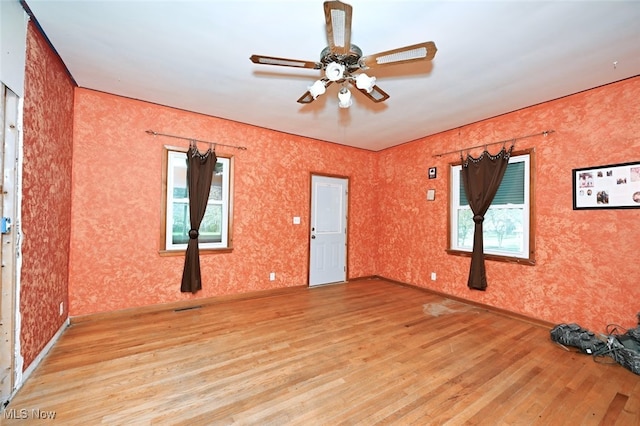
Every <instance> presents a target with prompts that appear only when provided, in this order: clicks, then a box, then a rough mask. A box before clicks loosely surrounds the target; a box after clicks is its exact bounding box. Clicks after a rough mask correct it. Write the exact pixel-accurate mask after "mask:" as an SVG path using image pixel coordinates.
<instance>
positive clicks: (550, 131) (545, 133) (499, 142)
mask: <svg viewBox="0 0 640 426" xmlns="http://www.w3.org/2000/svg"><path fill="white" fill-rule="evenodd" d="M554 132H555V130H545V131H544V132H540V133H535V134H533V135H526V136H520V137H517V138H511V139H507V140H504V141H498V142H491V143H483V144H482V145H476V146H470V147H467V148H461V149H456V150H455V151H448V152H442V153H440V154H435V155H434V157H442V156H443V155H447V154H455V153H458V152H462V151H469V150H471V149H475V148H482V147H485V148H486V147H488V146H489V145H498V144H506V143H507V142H515V141H517V140H520V139H527V138H532V137H534V136H547V135H550V134H551V133H554Z"/></svg>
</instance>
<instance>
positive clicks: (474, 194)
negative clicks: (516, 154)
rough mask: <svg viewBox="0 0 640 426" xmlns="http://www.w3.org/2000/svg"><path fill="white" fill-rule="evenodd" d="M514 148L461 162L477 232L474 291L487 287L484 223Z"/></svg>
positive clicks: (472, 276) (471, 274) (471, 284)
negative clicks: (483, 238)
mask: <svg viewBox="0 0 640 426" xmlns="http://www.w3.org/2000/svg"><path fill="white" fill-rule="evenodd" d="M512 149H513V145H511V148H509V150H507V149H506V148H505V147H503V148H502V149H501V150H500V152H498V153H497V154H496V155H491V154H489V152H487V150H486V149H485V151H484V152H483V153H482V154H481V155H480V157H478V158H473V157H472V156H470V155H467V159H466V160H464V159H463V161H462V183H463V185H464V191H465V193H466V195H467V200H468V201H469V207H471V211H472V212H473V222H474V223H475V229H474V234H473V252H472V254H471V268H470V270H469V280H468V281H467V286H468V287H469V288H471V289H475V290H485V289H486V288H487V274H486V270H485V266H484V244H483V242H482V222H483V221H484V215H485V213H486V212H487V210H489V207H490V206H491V202H492V201H493V197H495V195H496V192H498V188H499V187H500V182H502V177H503V176H504V172H505V171H506V170H507V166H508V165H509V157H510V156H511V150H512Z"/></svg>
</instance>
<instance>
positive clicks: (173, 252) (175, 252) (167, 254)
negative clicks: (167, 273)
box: [158, 247, 233, 257]
mask: <svg viewBox="0 0 640 426" xmlns="http://www.w3.org/2000/svg"><path fill="white" fill-rule="evenodd" d="M231 252H233V247H225V248H217V249H202V248H201V249H200V254H201V255H208V254H220V253H231ZM158 253H159V254H160V256H162V257H170V256H184V255H185V253H186V250H164V249H163V250H160V251H158Z"/></svg>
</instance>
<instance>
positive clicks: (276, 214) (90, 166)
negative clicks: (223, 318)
mask: <svg viewBox="0 0 640 426" xmlns="http://www.w3.org/2000/svg"><path fill="white" fill-rule="evenodd" d="M150 129H151V130H154V131H156V132H160V133H166V134H173V135H180V136H186V137H190V138H195V139H200V140H208V141H215V142H219V143H222V144H228V145H242V146H246V147H247V148H248V149H247V150H246V151H234V150H229V149H228V148H227V149H223V148H219V149H218V152H219V153H229V154H233V155H235V173H234V179H235V182H234V185H235V188H234V190H235V191H234V215H233V226H234V228H233V237H234V250H233V252H232V253H218V254H203V255H201V264H202V277H203V290H202V291H201V292H199V293H197V294H196V295H195V296H194V295H191V294H183V293H180V278H181V274H182V267H183V263H184V257H183V256H171V257H166V256H165V257H162V256H160V255H159V253H158V249H159V240H160V226H161V217H160V216H161V189H162V187H161V173H162V170H161V169H162V162H161V160H162V152H163V146H164V145H173V146H185V147H186V146H187V145H188V142H187V141H182V140H178V139H170V138H163V137H160V136H150V135H148V134H146V133H145V131H146V130H150ZM204 148H205V147H204V146H203V147H202V149H204ZM375 164H376V154H375V153H372V152H369V151H365V150H358V149H353V148H348V147H344V146H340V145H334V144H328V143H323V142H318V141H314V140H309V139H305V138H300V137H296V136H291V135H287V134H283V133H278V132H274V131H270V130H266V129H261V128H256V127H252V126H247V125H243V124H239V123H235V122H231V121H228V120H222V119H218V118H214V117H208V116H204V115H199V114H194V113H190V112H185V111H181V110H176V109H171V108H166V107H162V106H158V105H153V104H149V103H145V102H140V101H136V100H131V99H125V98H122V97H118V96H113V95H109V94H104V93H100V92H95V91H90V90H86V89H76V102H75V125H74V156H73V209H72V216H73V218H72V237H71V260H70V269H69V273H70V277H69V281H70V284H69V289H70V299H71V302H70V303H71V315H82V314H90V313H96V312H103V311H112V310H119V309H125V308H131V307H137V306H143V305H149V304H158V303H165V302H172V301H178V300H184V299H191V298H202V297H210V296H216V295H225V294H234V293H244V292H250V291H256V290H265V289H270V288H278V287H287V286H299V285H306V283H307V270H308V269H307V268H308V266H307V264H308V229H309V227H308V221H309V200H310V175H311V173H312V172H318V173H324V174H332V175H341V176H347V177H349V179H350V198H349V209H350V219H349V230H350V232H349V247H348V254H349V255H348V267H349V271H348V272H349V277H361V276H370V275H373V274H375V272H376V263H375V258H374V256H371V253H375V251H376V247H377V239H376V238H375V237H376V235H375V232H373V231H372V230H373V229H375V228H376V209H375V205H376V203H377V192H378V191H377V188H376V187H375V186H374V184H373V182H372V180H371V176H372V175H374V174H375V170H376V169H375ZM294 216H300V217H301V219H302V224H300V225H293V224H292V218H293V217H294ZM271 271H275V272H276V280H275V281H269V272H271Z"/></svg>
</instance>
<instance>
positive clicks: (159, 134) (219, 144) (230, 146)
mask: <svg viewBox="0 0 640 426" xmlns="http://www.w3.org/2000/svg"><path fill="white" fill-rule="evenodd" d="M145 133H148V134H150V135H153V136H166V137H168V138H176V139H184V140H186V141H190V142H202V143H208V144H209V145H214V146H215V145H217V146H226V147H228V148H235V149H239V150H242V151H246V150H247V147H246V146H236V145H225V144H223V143H218V142H209V141H203V140H200V139H194V138H185V137H184V136H175V135H168V134H166V133H158V132H154V131H153V130H146V131H145Z"/></svg>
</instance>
